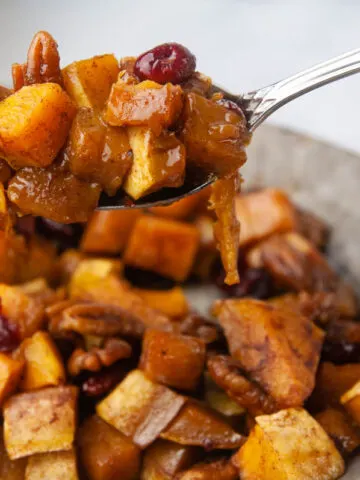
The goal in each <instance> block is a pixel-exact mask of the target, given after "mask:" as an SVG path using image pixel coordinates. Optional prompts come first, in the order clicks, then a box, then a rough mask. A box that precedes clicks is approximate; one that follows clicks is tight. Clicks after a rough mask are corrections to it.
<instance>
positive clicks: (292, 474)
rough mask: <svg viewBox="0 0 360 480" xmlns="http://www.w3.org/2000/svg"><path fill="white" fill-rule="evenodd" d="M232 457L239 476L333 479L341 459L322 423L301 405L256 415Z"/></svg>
mask: <svg viewBox="0 0 360 480" xmlns="http://www.w3.org/2000/svg"><path fill="white" fill-rule="evenodd" d="M255 421H256V425H255V427H254V429H253V430H252V431H251V433H250V436H249V437H248V440H247V441H246V443H245V444H244V445H243V446H242V447H241V449H240V450H239V452H238V453H237V454H236V455H235V457H234V462H235V464H236V465H237V467H238V468H239V473H240V477H241V479H242V480H254V479H256V478H259V472H261V480H275V479H276V480H289V479H291V480H308V479H310V478H311V479H315V478H316V479H317V480H336V479H338V478H339V477H340V476H341V475H342V474H343V473H344V470H345V467H344V461H343V459H342V457H341V455H340V453H339V452H338V451H337V450H336V448H335V446H334V444H333V442H332V441H331V440H330V438H329V437H328V436H327V434H326V433H325V432H324V430H323V429H322V427H321V426H320V425H319V424H318V423H317V422H316V420H314V419H313V418H312V417H311V416H310V415H309V414H308V413H307V412H306V410H303V409H292V408H290V409H288V410H281V411H280V412H278V413H274V414H273V415H263V416H260V417H256V419H255Z"/></svg>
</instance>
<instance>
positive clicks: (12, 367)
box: [0, 353, 24, 405]
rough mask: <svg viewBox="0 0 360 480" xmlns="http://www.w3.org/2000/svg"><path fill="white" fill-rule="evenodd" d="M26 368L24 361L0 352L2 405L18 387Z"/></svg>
mask: <svg viewBox="0 0 360 480" xmlns="http://www.w3.org/2000/svg"><path fill="white" fill-rule="evenodd" d="M23 370H24V361H23V360H15V359H13V358H11V357H10V356H8V355H5V354H4V353H0V405H2V404H3V402H4V400H5V399H6V398H7V397H8V396H9V395H11V394H12V393H13V392H14V391H15V390H16V388H17V386H18V384H19V382H20V378H21V375H22V373H23Z"/></svg>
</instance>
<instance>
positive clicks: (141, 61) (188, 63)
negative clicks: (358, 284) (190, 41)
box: [134, 43, 196, 83]
mask: <svg viewBox="0 0 360 480" xmlns="http://www.w3.org/2000/svg"><path fill="white" fill-rule="evenodd" d="M195 68H196V58H195V56H194V55H193V54H192V53H191V52H190V51H189V50H188V49H187V48H185V47H183V46H182V45H179V44H178V43H164V44H162V45H159V46H158V47H155V48H153V49H152V50H149V51H147V52H145V53H143V54H142V55H140V56H139V57H138V58H137V60H136V62H135V67H134V72H135V74H136V75H137V76H138V77H139V78H140V79H141V80H153V81H154V82H158V83H167V82H171V83H181V82H183V81H185V80H186V79H188V78H189V77H190V76H191V75H192V74H193V73H194V72H195Z"/></svg>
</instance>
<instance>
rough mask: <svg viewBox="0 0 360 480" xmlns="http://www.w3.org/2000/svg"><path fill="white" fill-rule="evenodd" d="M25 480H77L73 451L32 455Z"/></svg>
mask: <svg viewBox="0 0 360 480" xmlns="http://www.w3.org/2000/svg"><path fill="white" fill-rule="evenodd" d="M25 480H79V476H78V471H77V465H76V453H75V450H74V449H72V450H70V451H69V452H51V453H41V454H39V455H32V456H31V457H29V460H28V463H27V466H26V472H25Z"/></svg>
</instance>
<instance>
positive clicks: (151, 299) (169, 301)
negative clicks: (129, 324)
mask: <svg viewBox="0 0 360 480" xmlns="http://www.w3.org/2000/svg"><path fill="white" fill-rule="evenodd" d="M134 291H135V292H136V293H137V294H138V295H139V297H141V298H142V299H143V300H144V302H146V303H147V304H148V305H150V307H152V308H155V309H156V310H159V311H160V312H162V313H164V314H165V315H168V316H169V317H173V318H179V317H183V316H184V315H186V314H187V313H188V312H189V304H188V301H187V300H186V297H185V294H184V291H183V289H182V288H181V287H179V286H177V287H174V288H172V289H171V290H145V289H142V288H136V289H134Z"/></svg>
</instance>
